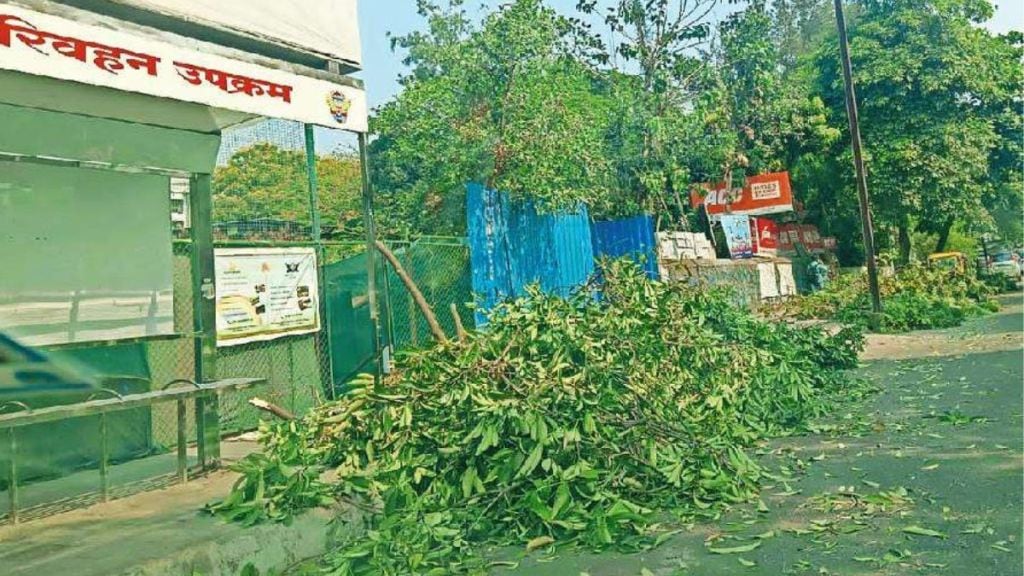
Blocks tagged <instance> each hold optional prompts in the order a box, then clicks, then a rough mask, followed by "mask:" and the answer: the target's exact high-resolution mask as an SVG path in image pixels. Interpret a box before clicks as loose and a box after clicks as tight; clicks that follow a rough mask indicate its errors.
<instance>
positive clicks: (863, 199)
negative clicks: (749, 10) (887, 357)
mask: <svg viewBox="0 0 1024 576" xmlns="http://www.w3.org/2000/svg"><path fill="white" fill-rule="evenodd" d="M835 5H836V26H837V27H838V28H839V58H840V59H841V60H842V61H843V84H845V86H846V115H847V116H848V117H849V118H850V143H851V145H852V147H853V164H854V168H855V169H856V170H857V196H858V197H859V199H860V224H861V232H862V234H863V235H864V252H865V257H866V258H867V265H868V287H869V288H870V289H871V310H872V312H874V313H875V314H879V313H881V312H882V296H881V293H880V292H879V290H878V263H877V261H876V260H875V231H874V226H873V225H872V224H871V204H870V202H871V201H870V199H869V198H868V179H867V175H866V174H865V173H864V156H863V155H862V153H861V144H860V120H859V118H858V117H857V94H856V91H855V90H854V87H853V65H852V64H850V45H849V42H848V40H847V38H846V18H845V17H844V16H843V0H835Z"/></svg>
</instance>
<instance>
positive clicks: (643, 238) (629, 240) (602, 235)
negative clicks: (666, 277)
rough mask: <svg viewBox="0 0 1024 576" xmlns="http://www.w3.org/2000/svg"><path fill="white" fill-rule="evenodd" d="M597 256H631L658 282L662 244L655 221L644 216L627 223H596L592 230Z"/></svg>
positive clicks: (621, 221)
mask: <svg viewBox="0 0 1024 576" xmlns="http://www.w3.org/2000/svg"><path fill="white" fill-rule="evenodd" d="M591 235H592V238H593V244H594V254H595V255H596V256H597V257H598V258H600V257H609V258H622V257H624V256H629V257H630V258H633V259H634V260H635V261H636V262H638V263H639V264H640V265H641V267H643V269H644V271H645V272H646V273H647V276H648V277H649V278H651V279H654V280H657V279H658V244H657V241H656V240H655V236H654V219H652V218H651V217H650V216H648V215H646V214H643V215H640V216H634V217H632V218H626V219H625V220H609V221H604V222H594V223H593V226H592V227H591Z"/></svg>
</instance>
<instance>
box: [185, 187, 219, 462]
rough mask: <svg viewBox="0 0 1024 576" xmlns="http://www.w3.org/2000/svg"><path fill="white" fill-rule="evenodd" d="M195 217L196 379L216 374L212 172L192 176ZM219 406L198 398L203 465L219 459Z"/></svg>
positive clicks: (205, 379)
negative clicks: (210, 173)
mask: <svg viewBox="0 0 1024 576" xmlns="http://www.w3.org/2000/svg"><path fill="white" fill-rule="evenodd" d="M189 199H190V201H191V217H192V324H193V330H194V332H195V350H194V355H195V381H196V382H198V383H200V384H202V383H204V382H211V381H213V380H214V379H215V378H216V374H217V370H216V363H217V300H216V290H215V279H214V267H213V221H212V212H213V198H212V192H211V187H210V175H209V174H196V175H193V176H192V178H191V180H190V187H189ZM219 412H220V407H219V401H218V398H217V395H216V394H211V395H209V396H203V397H197V398H196V443H197V450H198V453H199V464H200V466H202V467H203V468H204V469H212V468H216V467H217V466H218V465H219V463H220V414H219Z"/></svg>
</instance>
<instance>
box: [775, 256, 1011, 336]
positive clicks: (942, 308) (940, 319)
mask: <svg viewBox="0 0 1024 576" xmlns="http://www.w3.org/2000/svg"><path fill="white" fill-rule="evenodd" d="M879 288H880V290H881V294H882V315H881V317H880V318H879V319H878V322H877V326H876V327H877V328H878V329H879V330H881V331H882V332H906V331H909V330H921V329H931V328H949V327H953V326H959V325H960V324H961V323H963V321H964V320H965V319H966V318H969V317H972V316H979V315H983V314H987V313H989V312H993V311H995V310H998V308H999V306H998V304H997V303H996V301H995V300H994V299H993V296H995V295H996V294H998V293H999V292H1000V291H1001V290H1000V289H999V288H998V287H996V286H993V285H991V284H990V283H988V282H985V281H983V280H982V279H979V278H977V277H975V276H974V275H973V274H970V273H967V272H958V271H955V270H940V269H930V268H926V267H924V266H920V265H912V266H908V267H906V268H902V269H900V270H899V271H898V272H896V274H895V275H892V276H883V277H882V278H880V279H879ZM870 312H871V301H870V298H869V295H868V283H867V275H866V274H849V275H843V276H840V277H839V278H836V279H835V280H834V281H833V282H831V283H830V284H829V285H828V286H827V287H826V288H825V289H824V290H821V291H819V292H815V293H813V294H809V295H806V296H798V297H796V298H792V299H790V300H787V301H785V302H783V303H781V304H779V306H778V307H777V310H776V313H777V314H779V315H782V316H789V317H795V318H800V319H821V320H834V321H837V322H840V323H843V324H847V325H860V326H868V325H869V324H870V323H871V322H870V320H871V314H870Z"/></svg>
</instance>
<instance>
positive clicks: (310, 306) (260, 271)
mask: <svg viewBox="0 0 1024 576" xmlns="http://www.w3.org/2000/svg"><path fill="white" fill-rule="evenodd" d="M214 268H215V271H216V282H217V291H216V293H217V346H234V345H237V344H245V343H247V342H260V341H266V340H273V339H275V338H280V337H281V336H291V335H295V334H308V333H311V332H317V331H319V330H320V303H319V301H318V298H319V292H318V285H317V268H316V252H314V251H313V249H312V248H218V249H217V250H215V251H214Z"/></svg>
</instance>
